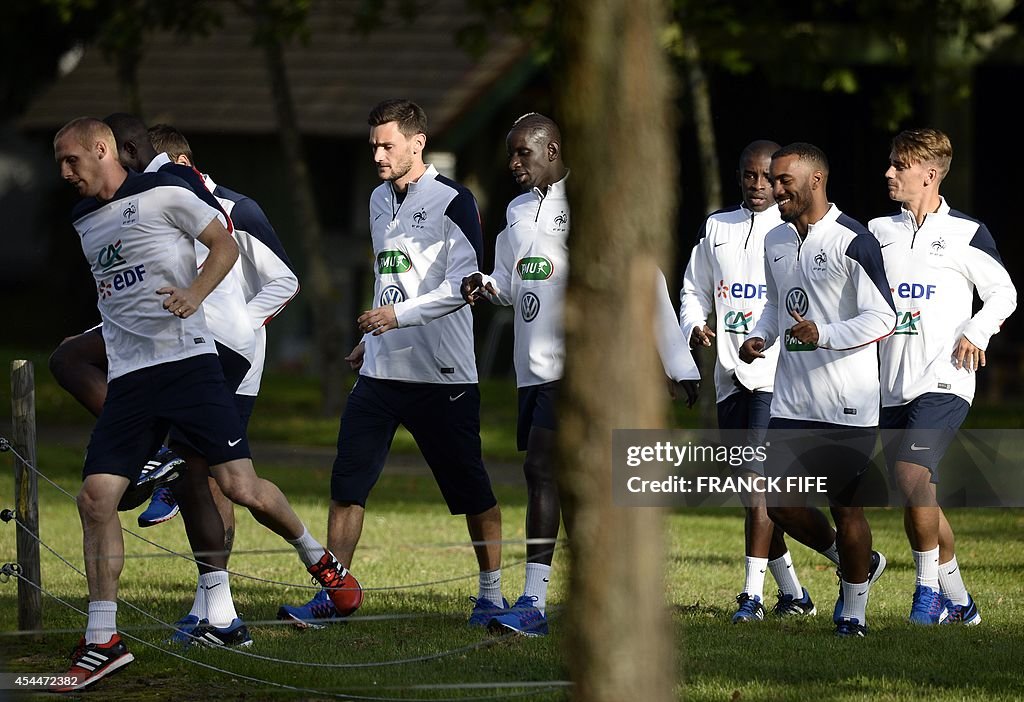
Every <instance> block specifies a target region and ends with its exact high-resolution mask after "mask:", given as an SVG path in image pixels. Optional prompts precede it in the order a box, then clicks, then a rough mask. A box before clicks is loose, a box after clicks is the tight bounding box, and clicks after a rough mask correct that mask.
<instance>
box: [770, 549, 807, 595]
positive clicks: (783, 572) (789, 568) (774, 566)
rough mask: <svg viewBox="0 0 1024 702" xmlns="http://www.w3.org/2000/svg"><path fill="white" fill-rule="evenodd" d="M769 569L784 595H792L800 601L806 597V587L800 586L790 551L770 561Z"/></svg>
mask: <svg viewBox="0 0 1024 702" xmlns="http://www.w3.org/2000/svg"><path fill="white" fill-rule="evenodd" d="M768 569H769V570H770V571H771V572H772V577H773V578H775V582H777V583H778V584H779V589H780V590H781V591H782V594H783V595H790V596H792V597H793V599H796V600H799V599H800V598H801V597H803V596H804V587H803V585H801V584H800V578H798V577H797V576H796V568H794V567H793V557H792V556H790V555H789V551H786V552H785V553H784V554H782V555H781V556H779V557H778V558H776V559H774V560H771V561H768Z"/></svg>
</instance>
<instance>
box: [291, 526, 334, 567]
mask: <svg viewBox="0 0 1024 702" xmlns="http://www.w3.org/2000/svg"><path fill="white" fill-rule="evenodd" d="M285 541H287V542H288V543H290V544H291V545H292V546H294V547H295V550H296V551H298V553H299V558H301V559H302V563H303V565H305V566H306V567H307V568H308V567H309V566H311V565H313V564H314V563H319V562H320V559H321V558H323V557H324V551H325V550H326V549H325V548H324V547H323V545H322V544H321V543H320V542H319V541H317V540H316V539H314V538H313V535H312V534H310V533H309V529H307V528H306V527H305V526H303V527H302V536H300V537H299V538H297V539H295V540H294V541H293V540H292V539H285Z"/></svg>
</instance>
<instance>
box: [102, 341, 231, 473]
mask: <svg viewBox="0 0 1024 702" xmlns="http://www.w3.org/2000/svg"><path fill="white" fill-rule="evenodd" d="M172 426H173V427H175V428H176V429H177V430H178V431H180V432H181V433H182V435H183V436H184V437H185V438H186V439H188V441H189V442H190V443H191V444H192V445H194V446H196V447H197V450H199V451H200V452H201V453H202V454H203V455H204V456H206V458H207V460H208V461H209V462H210V465H218V464H221V463H226V462H228V461H233V460H237V459H240V458H249V456H250V454H249V442H248V440H247V439H246V436H245V430H244V429H243V428H242V425H241V422H240V421H239V419H238V408H237V407H236V406H235V401H234V399H233V397H232V395H231V393H230V392H228V389H227V387H226V386H225V384H224V372H223V371H222V370H221V366H220V363H219V362H218V360H217V356H215V355H214V354H203V355H201V356H193V357H192V358H186V359H184V360H181V361H173V362H171V363H161V364H159V365H156V366H150V367H149V368H142V369H140V370H137V371H134V372H132V373H128V374H126V375H123V376H121V377H120V378H115V379H114V380H112V381H110V383H109V384H108V385H107V399H106V402H104V404H103V412H102V413H101V414H100V418H99V419H98V420H97V421H96V426H95V428H94V429H93V430H92V437H91V438H90V439H89V449H88V451H87V452H86V456H85V466H84V468H83V469H82V476H83V477H85V476H87V475H92V474H94V473H109V474H112V475H123V476H124V477H126V478H128V479H129V480H131V481H133V482H134V481H135V480H136V479H137V478H138V477H139V472H140V471H141V470H142V466H143V464H144V463H145V462H146V461H148V460H149V459H150V458H151V457H152V456H153V453H154V452H155V451H156V449H157V448H159V446H160V444H161V443H162V442H163V440H164V437H165V436H166V435H167V430H168V429H169V428H170V427H172Z"/></svg>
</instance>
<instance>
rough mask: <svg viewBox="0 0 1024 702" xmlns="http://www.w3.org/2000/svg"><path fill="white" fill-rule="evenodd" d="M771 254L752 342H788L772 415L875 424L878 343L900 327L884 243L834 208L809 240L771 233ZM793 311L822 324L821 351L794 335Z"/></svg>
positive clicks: (784, 230) (783, 231)
mask: <svg viewBox="0 0 1024 702" xmlns="http://www.w3.org/2000/svg"><path fill="white" fill-rule="evenodd" d="M764 253H765V256H764V266H765V281H766V283H767V285H768V298H767V302H766V304H765V308H764V313H763V314H762V315H761V319H760V320H759V321H758V323H757V324H756V325H755V327H754V329H753V330H752V331H751V332H750V334H749V336H748V337H747V338H755V337H760V338H762V339H764V342H765V346H771V345H773V344H774V343H775V342H776V341H777V340H779V337H780V336H781V337H782V339H781V343H780V344H779V345H780V349H779V360H778V366H777V368H776V371H775V394H774V395H773V397H772V407H771V415H772V417H779V418H785V419H800V420H806V421H817V422H827V423H829V424H845V425H850V426H876V425H877V424H878V408H879V384H878V354H877V349H876V347H875V344H874V342H876V341H878V340H879V339H881V338H882V337H885V336H887V335H888V334H890V333H891V332H892V330H893V328H894V327H895V326H896V310H895V307H894V305H893V302H892V295H891V294H890V292H889V282H888V280H887V279H886V277H885V269H884V267H883V264H882V252H881V251H880V250H879V247H878V241H877V240H876V239H875V238H874V237H873V236H871V233H870V232H868V230H867V228H865V227H864V225H862V224H861V223H859V222H857V221H856V220H854V219H852V218H850V217H848V216H846V215H844V214H843V213H842V212H840V211H839V208H838V207H836V206H835V205H830V207H829V210H828V212H827V213H826V214H825V216H824V217H822V218H821V219H820V220H819V221H818V222H816V223H815V224H812V225H810V227H808V230H807V238H806V239H804V240H803V241H801V240H800V235H799V234H798V233H797V231H796V228H795V227H794V226H793V225H792V224H783V225H780V226H778V227H776V228H775V229H773V230H771V231H770V232H768V236H767V237H766V238H765V247H764ZM791 312H796V313H797V314H799V315H800V316H801V317H803V319H806V320H809V321H811V322H814V323H815V325H817V328H818V344H817V346H815V345H813V344H803V343H801V342H799V341H797V340H796V339H795V338H793V337H791V336H790V334H789V330H790V328H792V327H793V326H794V325H795V324H796V323H797V322H796V320H795V319H794V318H793V316H792V315H791ZM761 361H762V359H755V360H754V364H757V363H761Z"/></svg>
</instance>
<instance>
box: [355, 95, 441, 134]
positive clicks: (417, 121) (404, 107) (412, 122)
mask: <svg viewBox="0 0 1024 702" xmlns="http://www.w3.org/2000/svg"><path fill="white" fill-rule="evenodd" d="M367 122H368V123H369V125H370V126H371V127H379V126H380V125H382V124H387V123H388V122H397V123H398V131H400V132H401V133H402V134H403V135H404V136H406V137H411V136H413V135H414V134H426V133H427V113H426V112H424V111H423V108H422V107H420V106H419V105H417V104H416V103H415V102H412V101H411V100H404V99H394V100H385V101H384V102H380V103H377V105H376V107H374V108H373V109H372V110H370V117H369V119H367Z"/></svg>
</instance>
